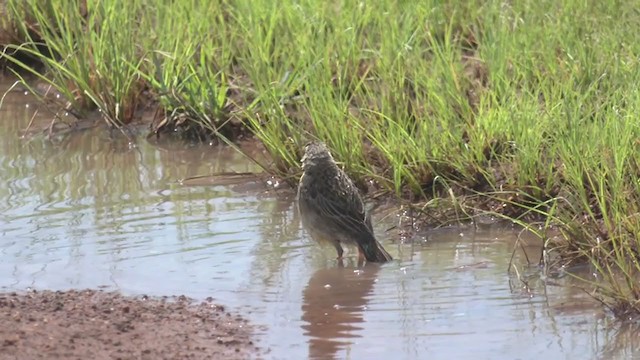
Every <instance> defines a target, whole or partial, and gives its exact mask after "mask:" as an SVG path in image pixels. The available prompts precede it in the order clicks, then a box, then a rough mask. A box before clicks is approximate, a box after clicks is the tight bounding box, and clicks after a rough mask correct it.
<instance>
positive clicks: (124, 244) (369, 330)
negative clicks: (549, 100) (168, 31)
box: [0, 92, 640, 359]
mask: <svg viewBox="0 0 640 360" xmlns="http://www.w3.org/2000/svg"><path fill="white" fill-rule="evenodd" d="M32 101H33V99H31V98H30V97H29V96H26V95H24V94H22V93H21V92H13V93H11V94H9V95H8V96H7V98H6V99H5V104H4V107H3V108H2V109H1V110H0V111H1V112H0V138H1V139H2V140H1V141H0V146H1V147H2V152H1V153H0V182H2V183H3V184H6V186H3V187H0V234H2V236H1V237H0V256H1V258H2V261H1V262H0V275H1V276H0V288H1V289H3V290H5V291H6V290H24V289H27V288H30V287H33V288H37V289H69V288H97V287H100V288H106V289H114V290H119V291H121V292H123V293H126V294H133V295H139V294H148V295H177V294H185V295H188V296H191V297H195V298H205V297H208V296H212V297H213V298H215V299H216V300H217V301H218V302H220V303H222V304H224V305H226V306H227V307H229V308H230V309H233V310H235V311H238V312H240V313H242V314H243V315H244V316H246V317H248V318H249V319H250V320H251V321H252V322H253V323H254V324H257V325H259V334H258V336H259V339H260V343H261V345H262V346H264V347H266V348H269V349H270V351H269V353H268V354H267V355H266V357H267V358H274V359H284V358H296V359H302V358H338V359H345V358H346V359H361V358H372V359H373V358H390V357H394V358H400V359H421V358H429V359H449V358H456V359H540V358H541V357H546V358H552V359H610V358H611V359H630V358H633V357H634V356H636V357H638V356H640V355H639V354H640V350H639V348H640V341H639V340H638V336H637V335H636V333H635V331H634V329H632V328H626V327H618V326H614V324H613V322H612V321H610V320H609V319H608V318H607V317H605V316H604V315H603V314H602V311H601V309H600V306H598V305H597V304H595V303H594V302H593V301H592V300H591V299H590V298H589V297H588V296H587V295H585V293H584V292H582V291H581V290H579V289H577V288H575V287H572V286H571V285H575V284H572V283H571V280H570V278H568V277H565V278H561V279H545V278H544V277H542V275H541V274H540V272H539V270H538V268H537V267H535V266H533V265H531V266H529V265H527V261H526V260H525V256H524V254H525V252H526V254H527V255H528V256H529V258H530V259H531V260H533V262H535V260H537V256H539V255H538V254H539V251H540V248H539V244H538V241H536V240H535V239H533V238H532V237H530V236H525V238H526V239H527V242H526V243H527V246H526V247H525V248H524V249H521V248H519V247H518V251H517V253H516V257H515V260H514V261H515V264H516V265H517V268H518V271H519V272H520V274H521V275H522V279H523V280H524V281H520V280H518V277H517V276H515V275H514V274H513V272H512V273H511V274H509V273H508V272H507V269H508V267H509V259H510V257H511V252H512V250H513V249H514V244H515V239H516V238H517V236H518V233H519V232H518V230H517V229H514V228H512V227H509V226H497V225H494V226H486V225H485V226H481V227H479V228H475V227H473V226H461V227H450V228H445V229H438V230H431V231H428V232H426V233H424V234H421V235H420V236H418V237H416V238H415V239H413V241H408V242H400V241H398V239H399V236H398V234H397V232H396V231H395V230H392V231H386V230H387V229H388V228H390V227H392V226H393V225H394V224H395V222H396V221H397V218H396V217H394V216H393V213H391V216H385V215H388V214H389V213H390V212H385V213H376V214H375V215H376V216H375V219H376V231H377V233H378V234H379V235H380V239H381V240H382V242H383V243H384V244H385V247H386V248H387V250H388V251H389V252H390V253H391V254H392V255H393V256H394V257H395V258H396V259H397V260H396V261H393V262H392V263H389V264H385V265H383V266H367V267H364V268H362V269H357V268H356V267H354V264H353V261H352V260H353V255H354V254H353V252H351V253H350V254H349V255H350V256H352V258H349V259H348V260H347V261H346V263H345V265H344V267H340V266H338V264H337V262H336V260H335V259H334V258H335V250H333V249H331V248H321V247H319V246H318V245H316V244H314V243H312V242H310V241H309V240H308V239H307V236H306V235H305V234H304V232H302V230H301V229H300V223H299V220H298V218H297V216H296V213H295V206H294V203H293V196H292V193H291V192H289V191H286V190H278V191H274V190H272V189H268V188H267V187H265V186H263V185H262V183H261V182H257V183H253V184H249V185H246V184H244V185H242V186H239V185H234V184H227V185H215V184H210V185H193V186H184V185H180V184H179V182H178V181H179V180H180V179H183V178H186V177H191V176H196V175H205V174H211V173H216V172H222V171H237V172H251V171H257V170H258V169H256V167H255V166H254V165H253V164H252V163H250V162H247V161H246V160H244V159H243V158H242V157H241V156H239V155H238V154H236V153H234V152H233V151H232V150H229V149H224V148H216V147H210V146H205V145H202V146H190V147H185V146H184V145H182V144H169V145H163V146H152V145H151V144H149V143H148V142H147V141H146V140H144V139H138V140H137V141H136V142H134V143H132V142H130V141H129V140H127V139H126V138H125V137H123V136H118V135H117V134H109V133H108V132H105V131H101V130H88V131H82V132H77V133H73V134H70V135H67V136H65V137H64V138H63V139H58V138H54V139H52V140H51V141H49V140H46V139H44V137H43V136H36V137H26V138H21V135H22V134H23V130H24V128H25V127H26V126H27V124H28V123H29V121H30V120H31V114H32V111H33V108H34V105H33V104H34V103H33V102H32ZM27 105H29V106H28V107H27ZM39 114H40V115H39V116H37V117H36V118H35V121H34V124H36V126H37V127H41V126H43V125H47V124H48V121H49V119H50V115H49V114H48V113H46V112H45V111H40V113H39ZM525 235H526V234H525Z"/></svg>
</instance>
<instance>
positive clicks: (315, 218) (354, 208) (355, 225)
mask: <svg viewBox="0 0 640 360" xmlns="http://www.w3.org/2000/svg"><path fill="white" fill-rule="evenodd" d="M302 170H303V174H302V178H301V179H300V185H299V186H298V209H299V211H300V218H301V220H302V224H303V226H304V227H305V228H306V229H307V231H308V232H309V234H310V235H311V237H312V238H313V239H314V240H316V241H318V242H329V243H331V244H332V245H333V246H334V247H335V248H336V251H337V252H338V258H342V253H343V249H342V245H341V244H347V245H352V246H357V248H358V254H359V256H360V257H361V258H362V257H364V258H365V259H366V260H367V261H368V262H386V261H389V260H392V258H391V255H389V253H387V251H386V250H385V249H384V248H383V247H382V245H381V244H380V243H379V242H378V241H377V240H376V238H375V235H374V233H373V227H372V226H371V217H370V216H369V214H367V211H366V209H365V206H364V202H363V201H362V198H361V196H360V192H359V191H358V188H357V187H356V186H355V184H354V183H353V181H352V180H351V179H350V178H349V177H348V176H347V174H345V172H344V171H342V169H340V168H339V167H338V165H337V164H336V162H335V161H334V159H333V157H332V156H331V153H330V152H329V150H328V149H327V147H326V145H325V144H323V143H318V142H315V143H310V144H307V145H306V146H305V153H304V156H303V157H302Z"/></svg>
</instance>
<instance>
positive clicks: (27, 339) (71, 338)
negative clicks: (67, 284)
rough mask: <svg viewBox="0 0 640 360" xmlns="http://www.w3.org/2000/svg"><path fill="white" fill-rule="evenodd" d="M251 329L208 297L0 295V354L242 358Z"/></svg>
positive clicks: (248, 352) (251, 354)
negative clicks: (199, 299) (204, 299)
mask: <svg viewBox="0 0 640 360" xmlns="http://www.w3.org/2000/svg"><path fill="white" fill-rule="evenodd" d="M252 331H253V328H252V327H251V326H250V325H248V324H247V321H246V320H244V319H243V318H241V317H240V316H237V315H232V314H231V313H229V312H226V311H225V309H224V307H222V306H220V305H216V304H213V303H212V301H211V299H207V301H204V302H202V303H200V304H196V303H194V302H193V301H192V300H190V299H188V298H186V297H184V296H180V297H172V298H167V297H164V298H149V297H146V296H141V297H126V296H123V295H120V294H118V293H116V292H105V291H99V290H70V291H29V292H26V293H0V359H3V360H4V359H248V358H255V357H258V356H259V354H260V349H259V348H257V347H256V346H255V344H254V343H253V342H252Z"/></svg>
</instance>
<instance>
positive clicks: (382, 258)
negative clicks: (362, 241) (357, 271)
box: [360, 241, 393, 263]
mask: <svg viewBox="0 0 640 360" xmlns="http://www.w3.org/2000/svg"><path fill="white" fill-rule="evenodd" d="M360 251H362V253H363V254H364V258H365V259H366V260H367V262H377V263H383V262H387V261H391V260H393V258H392V257H391V255H389V253H388V252H387V250H385V249H384V248H383V247H382V244H380V243H379V242H378V241H375V242H374V243H373V244H370V245H368V246H360Z"/></svg>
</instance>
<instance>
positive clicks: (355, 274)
mask: <svg viewBox="0 0 640 360" xmlns="http://www.w3.org/2000/svg"><path fill="white" fill-rule="evenodd" d="M379 270H380V266H379V265H376V264H368V265H367V266H365V267H361V268H353V267H346V268H345V267H342V266H339V267H334V268H328V269H320V270H317V271H316V272H314V273H313V275H312V276H311V279H309V284H307V287H306V288H305V290H304V292H303V294H302V301H303V305H302V320H303V321H304V322H305V324H304V325H302V329H304V330H305V332H304V335H306V336H309V337H310V339H309V340H308V342H309V357H311V358H314V359H316V358H317V359H320V358H330V357H335V356H336V355H337V353H338V351H339V350H341V349H343V348H345V347H347V346H348V345H349V344H350V341H349V340H348V339H349V338H353V337H360V336H361V335H360V334H358V330H361V329H362V327H359V326H358V325H357V324H359V323H361V322H363V312H364V310H365V308H366V305H367V297H368V296H369V295H370V294H371V291H372V289H373V284H375V282H376V274H377V273H378V271H379Z"/></svg>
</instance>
